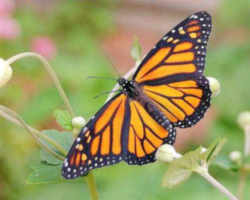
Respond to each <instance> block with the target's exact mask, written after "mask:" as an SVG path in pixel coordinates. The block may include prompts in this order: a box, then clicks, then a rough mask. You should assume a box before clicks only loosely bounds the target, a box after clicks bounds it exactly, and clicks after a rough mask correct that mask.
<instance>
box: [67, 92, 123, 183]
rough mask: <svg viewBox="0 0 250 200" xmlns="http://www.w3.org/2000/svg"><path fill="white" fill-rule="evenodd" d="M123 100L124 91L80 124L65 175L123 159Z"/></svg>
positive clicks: (82, 172)
mask: <svg viewBox="0 0 250 200" xmlns="http://www.w3.org/2000/svg"><path fill="white" fill-rule="evenodd" d="M126 101H127V97H126V96H125V95H124V94H121V93H120V94H118V95H116V96H115V97H113V98H112V99H111V100H110V101H108V102H107V103H106V104H105V105H104V106H103V107H102V108H101V109H100V110H99V112H97V114H96V115H95V116H94V117H93V118H92V119H91V120H90V121H89V122H88V123H87V124H86V126H85V127H84V128H82V130H81V132H80V134H79V135H78V137H77V138H76V140H75V141H74V143H73V145H72V147H71V149H70V151H69V153H68V155H67V158H66V159H65V161H64V164H63V169H62V175H63V176H64V177H65V178H67V179H72V178H76V177H78V176H84V175H87V174H88V172H89V171H90V170H91V169H94V168H100V167H103V166H107V165H113V164H115V163H118V162H120V161H121V160H122V151H123V149H122V136H123V134H125V135H126V131H124V130H123V125H124V123H126V117H125V103H126Z"/></svg>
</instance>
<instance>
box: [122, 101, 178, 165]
mask: <svg viewBox="0 0 250 200" xmlns="http://www.w3.org/2000/svg"><path fill="white" fill-rule="evenodd" d="M155 108H156V107H155ZM126 110H127V112H128V113H127V116H128V121H129V123H128V124H127V125H126V129H128V134H127V136H126V138H125V140H124V142H125V143H124V149H126V152H125V153H124V160H125V161H126V162H127V163H128V164H131V165H143V164H147V163H150V162H154V161H155V152H156V150H157V149H158V148H159V147H160V146H161V145H163V144H165V143H168V144H173V143H174V142H175V136H176V132H175V128H173V127H172V125H171V124H170V122H169V121H168V120H167V121H168V122H169V126H168V127H167V128H164V127H163V126H161V125H160V124H159V123H158V122H157V121H156V120H155V119H154V118H153V117H152V116H151V115H150V114H149V113H148V112H147V110H146V108H145V106H143V105H142V104H141V103H139V102H138V101H136V100H132V99H130V101H129V103H128V104H127V109H126ZM157 111H158V109H157V110H156V112H157Z"/></svg>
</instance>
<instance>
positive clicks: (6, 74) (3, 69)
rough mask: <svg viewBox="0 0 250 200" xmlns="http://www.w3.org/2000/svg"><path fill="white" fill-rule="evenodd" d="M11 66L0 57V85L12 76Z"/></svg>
mask: <svg viewBox="0 0 250 200" xmlns="http://www.w3.org/2000/svg"><path fill="white" fill-rule="evenodd" d="M12 72H13V71H12V68H11V66H10V65H9V64H8V62H6V61H5V60H3V59H2V58H0V87H2V86H4V85H5V84H6V83H7V82H8V81H9V80H10V79H11V77H12Z"/></svg>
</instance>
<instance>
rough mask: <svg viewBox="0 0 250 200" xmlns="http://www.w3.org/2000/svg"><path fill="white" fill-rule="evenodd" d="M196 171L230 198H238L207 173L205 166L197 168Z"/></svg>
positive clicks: (233, 199)
mask: <svg viewBox="0 0 250 200" xmlns="http://www.w3.org/2000/svg"><path fill="white" fill-rule="evenodd" d="M196 172H197V173H198V174H200V175H201V176H202V177H203V178H205V179H206V180H207V181H208V182H209V183H210V184H211V185H213V186H214V187H215V188H217V189H218V190H219V191H220V192H221V193H223V194H225V195H226V196H227V197H228V198H229V199H230V200H238V198H237V197H236V196H234V195H233V194H232V193H231V192H230V191H229V190H228V189H227V188H225V186H224V185H222V184H221V183H220V182H218V181H217V180H216V179H215V178H214V177H212V176H211V175H210V174H209V173H208V169H207V168H206V167H201V168H200V169H197V170H196Z"/></svg>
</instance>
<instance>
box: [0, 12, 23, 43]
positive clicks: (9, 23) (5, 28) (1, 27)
mask: <svg viewBox="0 0 250 200" xmlns="http://www.w3.org/2000/svg"><path fill="white" fill-rule="evenodd" d="M19 34H20V26H19V24H18V23H17V21H16V20H15V19H12V18H9V17H0V38H2V39H9V40H11V39H15V38H16V37H17V36H18V35H19Z"/></svg>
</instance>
